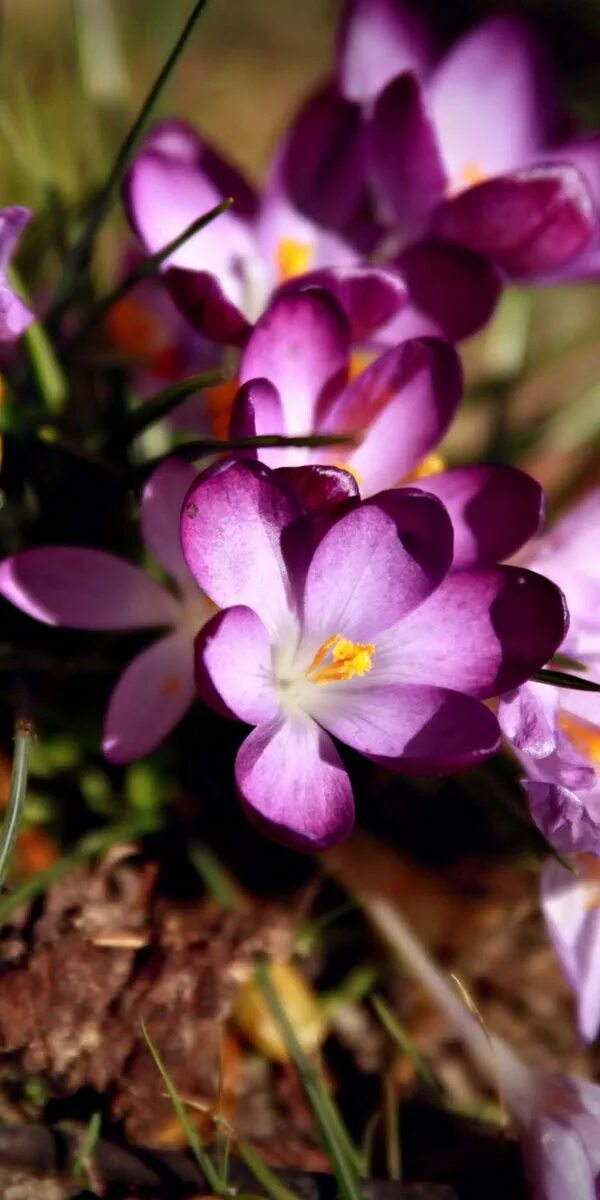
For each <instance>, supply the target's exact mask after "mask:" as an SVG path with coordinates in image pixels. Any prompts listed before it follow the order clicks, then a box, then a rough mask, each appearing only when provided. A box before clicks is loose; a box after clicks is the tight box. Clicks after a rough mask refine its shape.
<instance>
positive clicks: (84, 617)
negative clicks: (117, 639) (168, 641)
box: [0, 546, 180, 630]
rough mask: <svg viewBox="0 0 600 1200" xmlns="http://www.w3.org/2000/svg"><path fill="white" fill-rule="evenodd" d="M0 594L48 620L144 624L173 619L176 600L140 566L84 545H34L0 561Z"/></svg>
mask: <svg viewBox="0 0 600 1200" xmlns="http://www.w3.org/2000/svg"><path fill="white" fill-rule="evenodd" d="M0 594H1V595H3V596H4V597H5V599H7V600H10V602H11V604H15V605H16V606H17V608H20V609H22V611H23V612H26V613H28V615H29V616H30V617H34V618H35V619H36V621H43V622H44V624H46V625H64V626H66V628H68V629H98V630H101V629H145V628H150V627H152V626H154V625H172V624H175V622H176V621H177V619H178V617H179V612H180V608H179V602H178V601H177V600H176V599H175V597H174V596H172V595H171V594H170V593H169V592H167V590H166V589H165V588H163V587H161V585H160V584H159V583H156V582H155V580H154V579H151V577H150V576H149V575H147V574H146V573H145V572H144V571H140V569H139V567H134V566H133V565H132V564H131V563H129V562H126V561H125V559H122V558H117V557H116V555H114V554H107V553H106V552H105V551H104V550H90V549H88V548H87V547H83V546H36V547H34V548H32V549H29V550H21V551H20V552H19V553H18V554H13V555H12V556H11V557H10V558H5V559H4V561H3V562H2V563H0Z"/></svg>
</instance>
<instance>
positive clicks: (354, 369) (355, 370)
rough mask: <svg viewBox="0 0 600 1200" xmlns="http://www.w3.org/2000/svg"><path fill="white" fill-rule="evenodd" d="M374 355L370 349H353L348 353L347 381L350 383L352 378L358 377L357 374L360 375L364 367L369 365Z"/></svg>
mask: <svg viewBox="0 0 600 1200" xmlns="http://www.w3.org/2000/svg"><path fill="white" fill-rule="evenodd" d="M376 357H377V356H376V355H375V353H374V352H373V351H372V350H355V351H354V353H353V354H351V355H350V367H349V370H348V380H349V382H350V383H352V381H353V380H354V379H358V376H359V375H362V373H363V371H364V370H365V368H366V367H369V366H370V365H371V363H372V362H373V360H374V359H375V358H376Z"/></svg>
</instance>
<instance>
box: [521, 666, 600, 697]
mask: <svg viewBox="0 0 600 1200" xmlns="http://www.w3.org/2000/svg"><path fill="white" fill-rule="evenodd" d="M532 679H534V680H535V682H536V683H549V684H550V685H551V686H552V687H559V688H571V690H572V691H574V692H600V683H594V680H593V679H580V678H579V676H577V675H570V674H569V673H568V671H553V670H551V668H550V667H544V668H543V670H542V671H536V673H535V675H532Z"/></svg>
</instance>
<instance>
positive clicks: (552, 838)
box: [523, 779, 600, 854]
mask: <svg viewBox="0 0 600 1200" xmlns="http://www.w3.org/2000/svg"><path fill="white" fill-rule="evenodd" d="M523 787H524V788H525V791H526V793H527V798H528V800H529V808H530V811H531V815H532V817H533V819H534V821H535V823H536V825H537V827H538V829H540V830H541V831H542V833H543V835H544V837H545V838H546V839H547V841H548V842H549V843H550V845H551V846H553V847H554V849H555V850H556V851H557V852H558V853H559V854H598V853H599V852H600V821H599V820H598V817H599V816H600V813H599V812H594V807H593V804H592V805H589V804H588V801H587V797H586V798H583V797H581V796H578V795H577V793H576V792H573V791H571V790H570V789H569V788H566V787H559V786H558V784H555V783H543V782H542V781H541V780H538V779H527V780H524V781H523Z"/></svg>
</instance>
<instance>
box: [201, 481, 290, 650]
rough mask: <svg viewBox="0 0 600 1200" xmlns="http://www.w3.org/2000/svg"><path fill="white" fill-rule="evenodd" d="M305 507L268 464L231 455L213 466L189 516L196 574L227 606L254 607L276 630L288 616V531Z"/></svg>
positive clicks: (204, 589) (214, 595)
mask: <svg viewBox="0 0 600 1200" xmlns="http://www.w3.org/2000/svg"><path fill="white" fill-rule="evenodd" d="M299 514H300V509H299V507H297V506H296V505H295V503H294V499H293V497H292V495H291V493H289V492H287V491H286V490H285V489H284V488H283V487H282V486H281V485H278V484H277V482H276V481H275V480H274V478H273V475H272V474H271V472H269V471H268V469H267V468H266V467H263V466H261V464H259V463H252V462H247V461H243V462H237V461H232V460H228V461H224V462H220V463H217V464H216V466H214V467H209V469H208V470H207V471H204V472H203V473H202V475H200V477H199V479H198V481H197V483H196V484H195V486H194V487H192V489H191V491H190V492H189V494H188V497H187V500H186V502H185V504H184V507H183V512H182V517H181V544H182V548H183V554H184V558H185V560H186V562H187V564H188V567H189V568H190V571H191V572H192V575H193V576H194V578H195V580H196V582H197V583H198V584H199V585H200V587H201V588H202V590H203V591H205V592H206V593H207V595H208V596H210V598H211V599H212V600H214V601H215V603H216V604H218V605H219V607H220V608H230V607H232V606H234V605H239V604H243V605H247V606H248V608H253V609H254V610H255V612H257V613H258V615H259V616H260V617H261V618H262V620H263V621H264V623H265V625H266V626H267V628H268V629H269V631H270V632H271V633H273V632H274V631H275V630H277V629H278V628H279V627H280V626H281V624H282V623H283V624H287V622H288V619H289V607H290V603H291V600H290V596H289V594H288V591H289V580H288V574H287V569H286V565H285V561H284V556H283V550H282V534H283V532H284V530H285V528H286V526H287V525H288V524H289V523H290V522H291V521H293V520H294V518H295V517H296V516H298V515H299Z"/></svg>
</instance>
